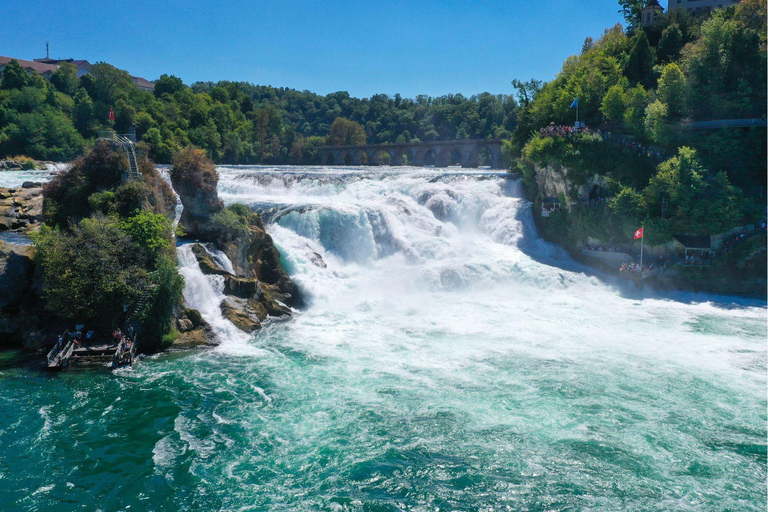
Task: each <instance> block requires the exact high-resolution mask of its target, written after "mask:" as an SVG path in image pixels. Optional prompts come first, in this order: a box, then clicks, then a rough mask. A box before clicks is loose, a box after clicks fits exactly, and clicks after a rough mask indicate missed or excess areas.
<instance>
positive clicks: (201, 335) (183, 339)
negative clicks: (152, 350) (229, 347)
mask: <svg viewBox="0 0 768 512" xmlns="http://www.w3.org/2000/svg"><path fill="white" fill-rule="evenodd" d="M215 345H218V340H217V339H216V334H214V332H213V329H212V328H211V326H210V325H208V324H204V325H201V326H199V327H195V328H194V329H192V330H191V331H186V332H180V333H179V337H178V338H176V341H174V342H173V347H174V348H195V347H203V346H215Z"/></svg>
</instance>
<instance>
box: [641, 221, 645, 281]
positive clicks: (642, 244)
mask: <svg viewBox="0 0 768 512" xmlns="http://www.w3.org/2000/svg"><path fill="white" fill-rule="evenodd" d="M642 229H643V236H641V237H640V272H642V271H643V246H644V245H645V226H642Z"/></svg>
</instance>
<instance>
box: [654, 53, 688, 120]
mask: <svg viewBox="0 0 768 512" xmlns="http://www.w3.org/2000/svg"><path fill="white" fill-rule="evenodd" d="M657 94H658V97H659V99H660V100H661V101H662V102H663V103H665V104H666V105H667V109H668V114H669V118H670V119H673V120H677V119H680V118H681V117H683V116H685V114H686V110H687V109H686V104H687V96H688V83H687V81H686V79H685V75H683V71H682V70H681V69H680V66H678V65H677V64H676V63H674V62H672V63H669V64H667V65H666V66H664V70H663V71H662V72H661V78H660V79H659V86H658V90H657Z"/></svg>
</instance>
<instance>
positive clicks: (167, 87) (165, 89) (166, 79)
mask: <svg viewBox="0 0 768 512" xmlns="http://www.w3.org/2000/svg"><path fill="white" fill-rule="evenodd" d="M182 89H184V83H183V82H182V81H181V78H178V77H175V76H173V75H160V78H158V79H157V80H156V81H155V90H154V94H155V96H156V97H158V98H159V97H160V96H162V95H163V94H176V93H177V92H179V91H181V90H182Z"/></svg>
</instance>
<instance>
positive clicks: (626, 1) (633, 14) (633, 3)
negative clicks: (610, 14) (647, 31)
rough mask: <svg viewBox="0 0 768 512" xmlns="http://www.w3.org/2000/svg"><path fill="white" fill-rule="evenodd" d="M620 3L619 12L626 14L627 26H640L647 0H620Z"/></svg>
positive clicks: (633, 27) (632, 27)
mask: <svg viewBox="0 0 768 512" xmlns="http://www.w3.org/2000/svg"><path fill="white" fill-rule="evenodd" d="M619 5H620V6H621V9H619V14H621V15H622V16H624V21H626V22H627V26H628V27H629V28H631V29H636V28H637V27H639V26H640V21H641V20H640V17H641V15H642V11H643V7H645V0H619Z"/></svg>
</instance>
